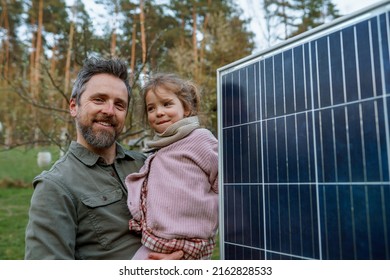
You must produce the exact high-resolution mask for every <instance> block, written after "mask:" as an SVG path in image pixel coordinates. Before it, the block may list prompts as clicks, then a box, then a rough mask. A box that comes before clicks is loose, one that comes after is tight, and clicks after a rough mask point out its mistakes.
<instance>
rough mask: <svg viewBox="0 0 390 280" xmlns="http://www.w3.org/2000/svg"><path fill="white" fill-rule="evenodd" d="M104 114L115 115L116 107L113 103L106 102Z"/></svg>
mask: <svg viewBox="0 0 390 280" xmlns="http://www.w3.org/2000/svg"><path fill="white" fill-rule="evenodd" d="M102 112H103V113H104V114H107V115H114V112H115V106H114V104H113V103H112V102H106V103H105V104H104V106H103V109H102Z"/></svg>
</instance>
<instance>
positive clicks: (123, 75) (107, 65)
mask: <svg viewBox="0 0 390 280" xmlns="http://www.w3.org/2000/svg"><path fill="white" fill-rule="evenodd" d="M127 71H128V68H127V64H126V62H125V61H124V60H122V59H119V58H110V59H105V58H97V57H91V58H88V59H86V60H85V61H84V65H83V67H82V68H81V70H80V72H79V73H78V75H77V78H76V81H75V82H74V85H73V90H72V94H71V97H70V98H74V99H76V103H77V104H80V97H81V95H82V94H83V92H84V91H85V88H86V84H87V82H88V81H89V80H90V79H91V78H92V77H93V76H94V75H97V74H110V75H113V76H114V77H117V78H119V79H121V80H122V81H123V82H124V84H125V85H126V89H127V92H128V96H129V100H128V101H129V102H128V103H130V97H131V88H130V84H129V80H128V73H127Z"/></svg>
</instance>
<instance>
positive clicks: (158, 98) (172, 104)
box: [145, 87, 190, 133]
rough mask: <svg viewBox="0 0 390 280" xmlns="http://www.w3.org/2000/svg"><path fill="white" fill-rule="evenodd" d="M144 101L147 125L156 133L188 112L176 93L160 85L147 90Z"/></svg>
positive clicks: (162, 130) (185, 115)
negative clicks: (154, 88)
mask: <svg viewBox="0 0 390 280" xmlns="http://www.w3.org/2000/svg"><path fill="white" fill-rule="evenodd" d="M145 101H146V111H147V114H148V121H149V125H150V127H151V128H153V129H154V130H155V131H156V132H157V133H163V132H164V131H165V130H166V129H167V128H168V126H170V125H172V124H174V123H175V122H177V121H179V120H181V119H183V118H184V117H187V116H188V115H189V114H190V111H189V110H186V109H184V106H183V104H182V103H181V101H180V99H179V98H178V97H177V95H176V94H174V93H172V92H170V91H168V90H166V89H165V88H162V87H160V88H158V89H157V90H156V91H152V90H150V91H148V92H147V93H146V96H145Z"/></svg>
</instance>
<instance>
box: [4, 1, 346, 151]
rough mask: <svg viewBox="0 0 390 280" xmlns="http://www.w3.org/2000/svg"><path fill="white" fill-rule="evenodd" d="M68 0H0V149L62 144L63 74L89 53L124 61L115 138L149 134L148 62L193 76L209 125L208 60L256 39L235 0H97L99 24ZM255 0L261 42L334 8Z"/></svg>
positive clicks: (66, 127) (215, 62)
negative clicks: (145, 111)
mask: <svg viewBox="0 0 390 280" xmlns="http://www.w3.org/2000/svg"><path fill="white" fill-rule="evenodd" d="M69 2H70V1H65V0H45V1H43V0H32V1H27V0H24V1H20V0H1V6H0V104H1V105H2V106H0V151H4V150H9V149H11V148H15V147H19V146H26V147H32V146H34V147H45V146H53V145H56V146H58V147H59V148H60V149H61V150H62V151H65V150H66V149H67V147H68V145H69V143H70V141H71V140H72V139H75V130H74V126H73V123H72V119H71V118H70V116H69V112H68V102H69V96H70V92H71V89H72V82H73V81H74V79H75V76H76V75H77V72H78V70H79V69H80V67H81V65H82V64H83V61H84V59H85V58H87V57H90V56H104V57H121V58H123V59H125V60H126V61H128V64H129V72H130V78H131V86H132V89H133V98H132V100H131V104H130V114H129V115H128V117H127V120H126V126H125V129H124V131H123V134H122V135H121V138H120V141H121V142H122V143H125V144H127V143H129V141H130V140H134V139H135V140H137V141H141V140H142V139H143V138H144V137H147V136H148V131H147V130H145V127H144V124H143V119H142V117H141V116H140V114H139V110H138V108H137V106H138V104H139V95H138V92H139V88H140V86H141V85H142V82H143V80H144V79H145V78H147V76H148V75H150V74H152V73H155V72H174V73H178V74H179V75H181V76H182V77H184V78H188V79H191V80H193V81H194V82H196V83H197V84H199V85H200V86H201V89H202V92H203V99H202V113H201V120H202V123H203V125H204V126H205V127H207V128H209V129H210V130H211V131H212V132H213V133H214V134H215V135H216V134H217V100H216V99H217V94H216V70H217V69H218V68H219V67H222V66H224V65H226V64H229V63H231V62H233V61H236V60H238V59H240V58H243V57H245V56H248V55H250V54H252V52H253V51H254V49H255V48H256V47H257V48H258V46H255V44H254V36H255V34H254V33H253V32H252V31H250V30H248V23H249V22H248V20H247V19H243V18H242V16H241V15H242V13H243V11H242V10H241V9H240V6H238V5H237V1H232V0H220V1H215V0H214V1H211V0H183V1H182V0H180V1H178V0H170V1H169V0H165V1H157V0H137V1H135V0H126V1H123V0H96V1H92V2H94V3H96V4H99V6H100V7H103V8H104V10H105V14H104V15H100V16H101V18H100V20H99V22H100V24H99V25H98V26H96V25H94V24H93V23H94V19H93V18H91V16H90V14H89V13H88V12H87V10H86V6H85V4H84V3H88V2H91V1H80V0H75V1H72V3H71V5H69ZM258 2H259V3H258V5H257V6H256V8H257V9H262V14H263V15H264V21H263V22H264V25H263V31H264V38H265V41H264V46H269V45H272V44H274V43H276V42H280V41H281V40H285V39H287V38H290V37H292V36H295V35H297V34H299V33H302V32H304V31H306V30H309V29H312V28H314V27H316V26H318V25H321V24H323V23H326V22H329V21H331V20H333V19H335V18H337V17H339V16H341V15H340V13H339V12H338V10H337V6H336V5H335V4H333V3H332V0H259V1H258ZM104 20H105V24H104V23H102V22H104ZM137 141H133V142H132V143H136V142H137Z"/></svg>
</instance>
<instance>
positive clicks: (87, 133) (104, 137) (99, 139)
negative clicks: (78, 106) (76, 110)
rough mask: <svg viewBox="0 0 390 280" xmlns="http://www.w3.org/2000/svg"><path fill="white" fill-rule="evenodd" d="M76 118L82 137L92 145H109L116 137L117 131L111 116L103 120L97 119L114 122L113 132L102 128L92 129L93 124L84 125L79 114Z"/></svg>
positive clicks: (97, 146)
mask: <svg viewBox="0 0 390 280" xmlns="http://www.w3.org/2000/svg"><path fill="white" fill-rule="evenodd" d="M98 119H99V118H98ZM76 120H77V127H78V128H79V130H80V133H81V135H82V136H83V137H84V139H85V141H86V142H87V143H88V144H89V145H91V146H92V147H95V148H98V149H104V148H108V147H111V146H112V145H113V144H114V143H115V141H116V139H117V138H118V135H119V133H118V132H117V130H116V129H115V121H113V120H112V118H105V119H104V120H103V119H99V121H102V122H108V123H111V124H114V126H113V127H114V131H113V132H112V131H108V130H104V129H100V130H98V131H94V129H93V125H84V124H83V122H82V121H81V120H80V117H79V116H77V118H76Z"/></svg>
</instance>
